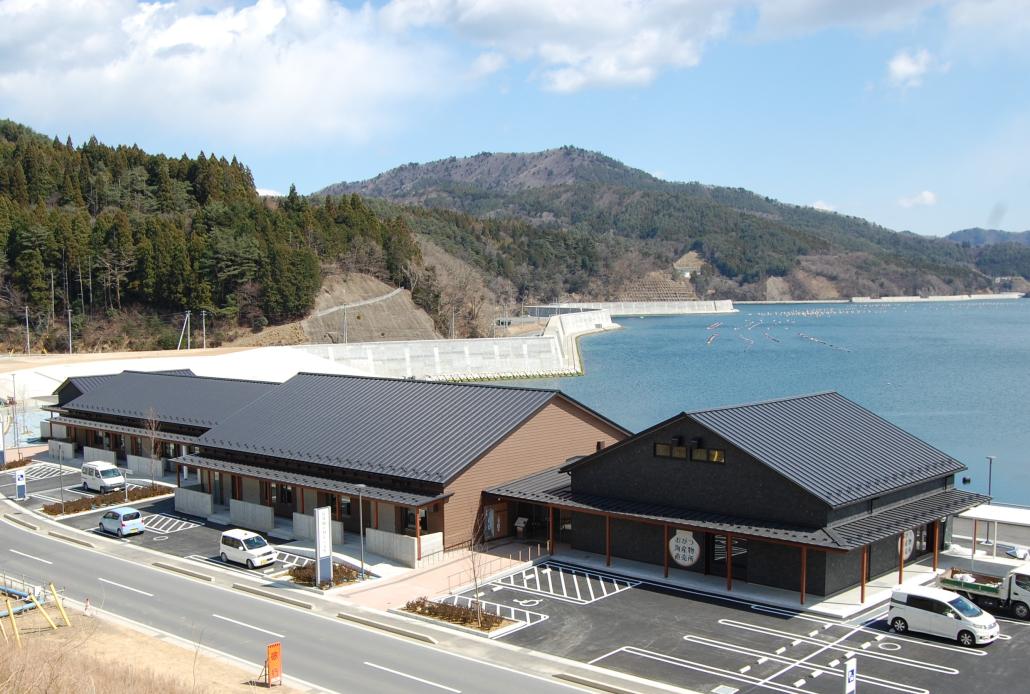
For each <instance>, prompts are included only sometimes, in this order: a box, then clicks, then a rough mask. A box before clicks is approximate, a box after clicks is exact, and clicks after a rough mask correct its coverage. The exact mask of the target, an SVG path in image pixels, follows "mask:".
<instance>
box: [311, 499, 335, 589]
mask: <svg viewBox="0 0 1030 694" xmlns="http://www.w3.org/2000/svg"><path fill="white" fill-rule="evenodd" d="M332 580H333V518H332V515H331V514H330V510H329V507H328V506H322V507H319V508H316V509H315V585H319V586H320V585H322V584H323V583H329V582H332Z"/></svg>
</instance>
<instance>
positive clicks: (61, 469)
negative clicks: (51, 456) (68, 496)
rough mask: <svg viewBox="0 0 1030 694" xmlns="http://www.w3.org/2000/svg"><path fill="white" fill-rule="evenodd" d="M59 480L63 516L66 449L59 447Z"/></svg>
mask: <svg viewBox="0 0 1030 694" xmlns="http://www.w3.org/2000/svg"><path fill="white" fill-rule="evenodd" d="M57 480H58V482H57V483H58V484H59V485H60V486H61V515H62V516H63V515H64V449H63V448H61V447H60V446H58V447H57Z"/></svg>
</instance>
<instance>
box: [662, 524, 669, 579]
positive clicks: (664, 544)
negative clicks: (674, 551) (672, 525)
mask: <svg viewBox="0 0 1030 694" xmlns="http://www.w3.org/2000/svg"><path fill="white" fill-rule="evenodd" d="M662 528H663V529H664V530H665V540H664V541H663V542H662V554H664V555H665V577H666V578H668V577H669V526H667V525H663V526H662Z"/></svg>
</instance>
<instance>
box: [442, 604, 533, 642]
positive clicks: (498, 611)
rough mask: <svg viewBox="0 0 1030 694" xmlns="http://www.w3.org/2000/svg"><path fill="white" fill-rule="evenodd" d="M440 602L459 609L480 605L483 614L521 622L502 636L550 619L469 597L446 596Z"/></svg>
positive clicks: (495, 636)
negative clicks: (456, 606)
mask: <svg viewBox="0 0 1030 694" xmlns="http://www.w3.org/2000/svg"><path fill="white" fill-rule="evenodd" d="M439 600H440V602H442V603H444V604H446V605H458V606H459V607H472V605H473V604H475V603H479V604H480V605H481V606H482V608H483V612H486V613H488V614H492V615H497V616H498V617H502V618H504V619H509V620H511V621H513V622H520V623H521V624H522V626H521V627H518V628H516V629H510V630H508V631H506V632H504V633H503V634H500V636H508V635H509V634H511V633H513V632H515V631H521V630H522V629H524V628H525V627H528V626H532V625H534V624H539V623H540V622H543V621H546V620H547V619H549V617H548V615H546V614H543V613H542V612H533V611H531V610H527V609H525V608H524V607H512V606H511V605H505V604H503V603H498V602H490V601H489V600H473V599H472V598H470V597H468V596H467V595H445V596H444V597H442V598H440V599H439ZM488 638H491V639H493V638H497V635H489V636H488Z"/></svg>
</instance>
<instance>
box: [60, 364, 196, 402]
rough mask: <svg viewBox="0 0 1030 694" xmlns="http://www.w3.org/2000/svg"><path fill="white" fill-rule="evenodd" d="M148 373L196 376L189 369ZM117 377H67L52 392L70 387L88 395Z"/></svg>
mask: <svg viewBox="0 0 1030 694" xmlns="http://www.w3.org/2000/svg"><path fill="white" fill-rule="evenodd" d="M143 373H147V372H143ZM149 373H159V374H170V375H174V376H195V375H196V374H194V373H193V372H192V371H191V370H190V369H168V370H166V371H152V372H149ZM117 375H118V374H96V375H94V376H69V377H68V378H66V379H64V381H62V382H61V385H59V386H57V389H56V390H55V391H54V393H55V394H58V395H60V393H61V391H62V390H64V387H65V386H67V385H70V386H72V387H73V388H75V390H77V391H78V395H81V394H83V393H88V392H89V391H91V390H93V389H94V388H96V387H97V386H100V385H103V384H104V383H107V382H108V381H109V380H111V379H112V378H114V377H115V376H117ZM72 395H73V397H70V398H68V399H67V400H65V401H64V402H58V405H62V406H63V405H65V404H66V403H67V402H68V401H70V400H72V399H74V397H78V396H77V395H75V394H74V393H73V394H72Z"/></svg>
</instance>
